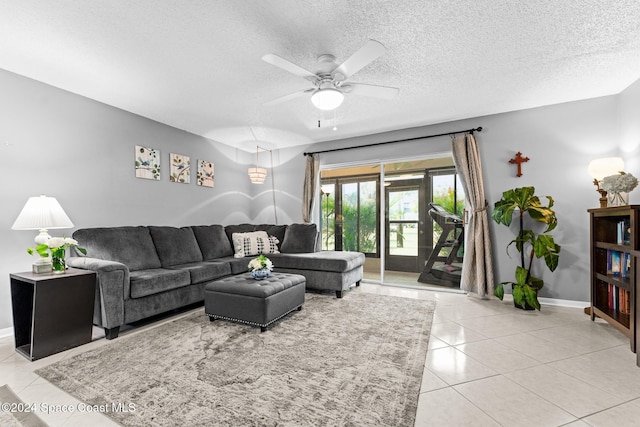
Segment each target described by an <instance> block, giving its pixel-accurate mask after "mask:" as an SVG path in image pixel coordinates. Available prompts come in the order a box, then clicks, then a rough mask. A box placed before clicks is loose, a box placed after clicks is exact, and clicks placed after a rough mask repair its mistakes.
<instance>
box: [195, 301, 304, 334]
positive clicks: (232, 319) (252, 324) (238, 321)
mask: <svg viewBox="0 0 640 427" xmlns="http://www.w3.org/2000/svg"><path fill="white" fill-rule="evenodd" d="M300 307H302V304H300V305H298V306H296V307H294V308H293V309H291V310H289V311H287V312H286V313H284V314H283V315H282V316H278V317H276V318H275V319H273V320H271V321H270V322H268V323H256V322H249V321H248V320H242V319H235V318H233V317H227V316H219V315H217V314H209V313H205V314H206V315H207V316H209V317H213V318H214V319H221V320H228V321H230V322H237V323H244V324H245V325H251V326H260V327H261V328H266V327H267V326H269V325H270V324H272V323H273V322H276V321H278V320H280V319H282V318H283V317H284V316H286V315H287V314H289V313H291V312H293V311H296V310H297V309H299V308H300Z"/></svg>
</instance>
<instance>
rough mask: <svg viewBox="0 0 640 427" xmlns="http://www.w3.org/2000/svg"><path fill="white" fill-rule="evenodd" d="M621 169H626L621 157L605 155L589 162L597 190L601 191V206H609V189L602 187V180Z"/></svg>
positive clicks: (589, 168)
mask: <svg viewBox="0 0 640 427" xmlns="http://www.w3.org/2000/svg"><path fill="white" fill-rule="evenodd" d="M621 170H624V160H622V158H620V157H604V158H601V159H595V160H591V162H589V167H588V171H589V175H591V177H592V178H593V185H595V186H596V191H597V192H598V193H600V207H601V208H606V207H607V191H606V190H603V189H602V188H601V187H600V181H602V178H604V177H605V176H609V175H615V174H616V173H618V172H619V171H621Z"/></svg>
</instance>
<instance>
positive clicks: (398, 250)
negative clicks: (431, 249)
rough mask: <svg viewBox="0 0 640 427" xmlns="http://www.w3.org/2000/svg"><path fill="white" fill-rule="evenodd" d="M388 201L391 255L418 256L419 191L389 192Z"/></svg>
mask: <svg viewBox="0 0 640 427" xmlns="http://www.w3.org/2000/svg"><path fill="white" fill-rule="evenodd" d="M388 199H389V201H388V202H389V254H390V255H405V256H417V255H418V206H419V201H418V190H409V191H402V190H400V191H389V193H388ZM409 221H410V222H409Z"/></svg>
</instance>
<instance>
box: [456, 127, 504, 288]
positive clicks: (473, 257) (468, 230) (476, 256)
mask: <svg viewBox="0 0 640 427" xmlns="http://www.w3.org/2000/svg"><path fill="white" fill-rule="evenodd" d="M451 145H452V147H453V161H454V163H455V165H456V170H457V171H458V175H459V176H460V180H461V181H462V186H463V188H464V192H465V194H466V196H467V202H468V204H469V205H468V206H467V223H466V225H465V229H464V233H465V243H464V259H463V261H462V278H461V280H460V288H461V289H463V290H464V291H466V292H473V293H475V294H478V295H479V296H481V297H487V296H490V295H493V288H494V274H493V259H492V258H491V239H490V237H489V215H488V213H487V200H486V198H485V194H484V182H483V180H482V165H481V162H480V153H479V152H478V144H477V143H476V139H475V138H474V136H473V134H472V133H467V134H464V135H455V136H453V137H452V141H451Z"/></svg>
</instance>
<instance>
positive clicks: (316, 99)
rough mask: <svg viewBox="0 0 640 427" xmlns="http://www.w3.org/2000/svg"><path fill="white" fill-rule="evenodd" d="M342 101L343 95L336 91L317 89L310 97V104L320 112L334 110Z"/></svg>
mask: <svg viewBox="0 0 640 427" xmlns="http://www.w3.org/2000/svg"><path fill="white" fill-rule="evenodd" d="M342 101H344V95H343V94H342V92H340V91H339V90H337V89H333V88H326V89H318V90H317V91H315V92H314V93H313V95H311V102H312V103H313V105H314V106H315V107H316V108H318V109H320V110H325V111H326V110H335V109H336V108H338V107H339V106H340V104H342Z"/></svg>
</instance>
